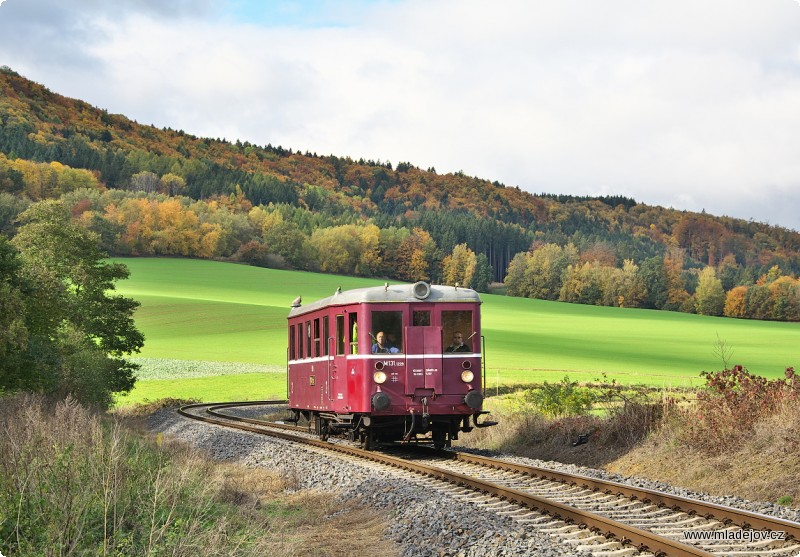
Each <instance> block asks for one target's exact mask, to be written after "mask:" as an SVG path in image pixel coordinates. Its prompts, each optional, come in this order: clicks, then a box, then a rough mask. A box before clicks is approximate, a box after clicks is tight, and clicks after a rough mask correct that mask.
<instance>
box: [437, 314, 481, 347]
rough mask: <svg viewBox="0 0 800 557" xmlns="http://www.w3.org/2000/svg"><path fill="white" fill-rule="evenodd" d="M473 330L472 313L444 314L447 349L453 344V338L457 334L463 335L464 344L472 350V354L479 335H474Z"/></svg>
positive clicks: (444, 333) (444, 334) (443, 327)
mask: <svg viewBox="0 0 800 557" xmlns="http://www.w3.org/2000/svg"><path fill="white" fill-rule="evenodd" d="M473 332H474V330H473V328H472V311H470V310H465V311H443V312H442V335H443V336H444V343H443V344H444V347H445V348H446V347H447V346H449V345H450V344H451V343H452V342H453V336H454V335H455V334H456V333H461V336H462V337H463V339H464V344H466V345H467V347H468V348H469V349H470V351H471V352H477V350H475V343H476V342H477V340H478V335H477V334H475V335H473V334H472V333H473Z"/></svg>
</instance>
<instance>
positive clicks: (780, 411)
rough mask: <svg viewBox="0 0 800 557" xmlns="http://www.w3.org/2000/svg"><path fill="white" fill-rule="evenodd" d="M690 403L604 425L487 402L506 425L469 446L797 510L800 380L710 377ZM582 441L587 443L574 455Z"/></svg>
mask: <svg viewBox="0 0 800 557" xmlns="http://www.w3.org/2000/svg"><path fill="white" fill-rule="evenodd" d="M675 394H676V393H669V395H670V396H674V395H675ZM686 394H687V393H684V395H686ZM686 398H687V397H685V396H684V397H683V399H682V400H680V401H679V400H676V399H675V398H669V397H668V396H666V393H665V394H664V396H663V399H662V401H661V402H659V403H642V402H635V403H633V404H627V403H626V404H625V405H624V406H621V407H617V408H616V409H612V411H611V412H610V414H609V417H607V418H600V417H597V416H578V417H571V418H559V419H545V418H544V417H542V416H541V415H540V414H536V413H535V410H534V409H531V408H522V409H520V408H519V407H517V408H514V411H511V412H508V411H507V410H508V405H506V407H503V406H502V404H500V403H499V402H497V401H492V399H489V400H488V401H487V404H489V405H490V406H492V405H493V406H494V407H495V414H496V417H495V419H499V421H500V425H498V426H495V427H492V428H488V429H485V430H475V431H473V432H472V433H470V434H468V435H465V436H464V439H463V444H465V445H468V446H473V447H479V448H487V449H495V450H500V451H503V452H509V453H513V454H518V455H521V456H527V457H531V458H538V459H542V460H555V461H559V462H566V463H574V464H580V465H585V466H592V467H599V468H605V469H607V470H608V471H611V472H617V473H620V474H623V475H628V476H641V477H645V478H650V479H653V480H659V481H664V482H668V483H671V484H673V485H677V486H683V487H686V488H689V489H692V490H696V491H702V492H708V493H712V494H717V495H736V496H740V497H745V498H748V499H752V500H757V501H759V500H760V501H770V502H778V503H781V504H785V505H791V506H795V507H798V506H800V482H798V480H797V478H800V437H798V435H797V432H798V431H799V430H800V378H798V377H797V376H796V375H795V374H794V371H793V370H791V369H787V372H786V379H781V380H766V379H763V378H761V377H758V376H754V375H752V374H750V373H749V372H748V371H747V370H745V369H743V368H741V367H738V366H737V367H735V368H733V369H731V370H723V371H720V372H715V373H709V374H707V386H706V388H705V389H704V390H700V391H698V392H697V393H693V394H689V396H688V400H686ZM651 400H652V398H651ZM580 436H585V440H586V443H583V444H579V445H577V446H575V445H574V443H575V441H577V440H578V439H579V438H580Z"/></svg>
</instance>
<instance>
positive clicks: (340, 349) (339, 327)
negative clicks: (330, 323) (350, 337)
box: [336, 315, 347, 356]
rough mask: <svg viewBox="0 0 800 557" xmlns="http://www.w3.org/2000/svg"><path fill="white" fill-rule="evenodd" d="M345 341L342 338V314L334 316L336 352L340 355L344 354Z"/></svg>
mask: <svg viewBox="0 0 800 557" xmlns="http://www.w3.org/2000/svg"><path fill="white" fill-rule="evenodd" d="M345 342H347V341H346V340H345V338H344V315H337V316H336V354H337V355H339V356H341V355H342V354H344V347H345Z"/></svg>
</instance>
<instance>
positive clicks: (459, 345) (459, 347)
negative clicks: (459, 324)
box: [445, 331, 472, 352]
mask: <svg viewBox="0 0 800 557" xmlns="http://www.w3.org/2000/svg"><path fill="white" fill-rule="evenodd" d="M445 351H446V352H472V350H471V349H470V347H469V346H467V345H466V344H464V335H462V334H461V333H459V332H457V331H456V333H455V334H453V344H451V345H450V346H448V347H447V349H446V350H445Z"/></svg>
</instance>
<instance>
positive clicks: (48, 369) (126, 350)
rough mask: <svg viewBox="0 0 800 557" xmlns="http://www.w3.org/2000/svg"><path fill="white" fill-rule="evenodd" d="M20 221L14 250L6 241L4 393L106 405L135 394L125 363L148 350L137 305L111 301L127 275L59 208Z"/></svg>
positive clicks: (0, 291)
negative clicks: (29, 393)
mask: <svg viewBox="0 0 800 557" xmlns="http://www.w3.org/2000/svg"><path fill="white" fill-rule="evenodd" d="M20 222H21V226H20V228H19V232H18V233H17V235H16V236H15V237H14V238H13V239H12V241H11V243H9V242H6V241H5V240H4V239H0V261H2V263H0V266H1V268H2V281H0V299H2V301H3V310H4V311H3V314H6V309H8V310H9V316H8V317H6V320H7V321H8V322H7V323H6V322H4V323H3V325H4V326H3V328H2V330H3V331H4V332H3V334H2V341H0V351H2V352H3V355H4V356H5V357H3V358H2V360H1V361H0V386H2V387H3V388H5V389H9V390H14V389H25V390H33V391H42V392H47V393H55V394H59V395H67V394H70V395H72V396H74V397H75V398H77V399H78V400H81V401H84V402H87V403H93V404H97V405H100V406H108V405H109V404H110V402H111V394H112V393H114V392H125V391H128V390H130V389H131V388H132V387H133V383H134V380H135V377H134V371H135V369H136V367H135V366H134V365H133V364H131V363H129V362H127V361H125V360H124V356H125V355H126V354H130V353H134V352H138V351H139V349H140V348H141V347H142V345H143V343H144V337H143V336H142V334H141V333H140V332H139V331H138V330H137V329H136V327H135V325H134V321H133V312H134V310H135V309H136V307H138V305H139V304H138V302H135V301H134V300H131V299H129V298H125V297H123V296H117V295H114V294H113V290H114V282H115V281H117V280H120V279H124V278H127V276H128V271H127V268H126V267H125V266H124V265H120V264H113V263H108V262H106V261H105V254H104V253H103V252H102V251H101V250H100V249H99V247H98V238H97V235H95V234H94V233H92V232H89V231H87V230H86V229H85V228H83V227H82V226H80V225H79V224H78V223H77V222H75V221H74V220H73V219H72V217H71V215H70V212H69V210H68V209H67V208H66V207H65V206H64V205H63V204H61V203H58V202H55V201H43V202H39V203H35V204H33V205H32V206H31V207H30V208H29V209H27V210H26V211H25V212H23V213H22V214H21V215H20ZM12 311H13V315H14V317H13V318H11V317H10V312H12Z"/></svg>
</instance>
